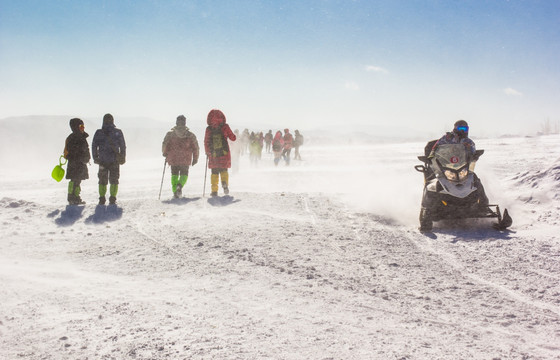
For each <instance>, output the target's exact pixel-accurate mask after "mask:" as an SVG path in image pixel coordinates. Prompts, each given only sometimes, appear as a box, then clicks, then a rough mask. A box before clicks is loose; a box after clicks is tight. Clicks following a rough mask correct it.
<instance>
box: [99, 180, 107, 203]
mask: <svg viewBox="0 0 560 360" xmlns="http://www.w3.org/2000/svg"><path fill="white" fill-rule="evenodd" d="M106 194H107V185H102V184H99V205H105V202H106V201H107V199H106V198H105V195H106Z"/></svg>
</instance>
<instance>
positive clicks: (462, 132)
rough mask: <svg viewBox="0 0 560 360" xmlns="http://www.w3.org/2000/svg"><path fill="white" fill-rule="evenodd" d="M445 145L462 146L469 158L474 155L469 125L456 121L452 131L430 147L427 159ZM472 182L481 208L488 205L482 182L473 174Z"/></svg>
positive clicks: (463, 121) (474, 146)
mask: <svg viewBox="0 0 560 360" xmlns="http://www.w3.org/2000/svg"><path fill="white" fill-rule="evenodd" d="M445 144H463V145H464V146H465V149H466V150H467V152H468V153H469V155H470V156H473V155H474V154H475V153H476V145H475V143H474V141H472V140H471V139H470V138H469V124H468V123H467V122H466V121H465V120H457V121H456V122H455V124H454V125H453V131H452V132H448V133H446V134H445V135H443V136H442V137H441V138H440V139H439V140H438V141H437V142H436V143H435V144H434V146H433V147H432V151H431V152H430V156H429V158H432V157H434V154H435V151H436V149H437V147H438V146H439V145H445ZM473 175H474V181H475V185H476V187H477V189H479V194H480V202H479V204H480V205H481V206H486V205H488V197H487V196H486V193H485V191H484V187H483V186H482V182H481V181H480V179H479V178H478V176H477V175H476V174H475V173H474V172H473Z"/></svg>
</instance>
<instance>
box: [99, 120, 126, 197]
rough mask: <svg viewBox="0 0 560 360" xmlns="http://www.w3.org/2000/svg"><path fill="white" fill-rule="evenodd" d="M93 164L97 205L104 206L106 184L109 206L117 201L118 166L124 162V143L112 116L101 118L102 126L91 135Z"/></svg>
mask: <svg viewBox="0 0 560 360" xmlns="http://www.w3.org/2000/svg"><path fill="white" fill-rule="evenodd" d="M91 152H92V155H93V162H94V163H96V164H98V165H99V172H98V173H97V177H98V178H99V205H105V202H106V201H107V199H106V198H105V195H106V194H107V184H111V186H110V187H109V195H110V196H109V204H111V205H113V204H115V203H116V201H117V192H118V191H119V177H120V166H121V165H123V164H124V163H125V161H126V143H125V141H124V135H123V133H122V131H121V130H120V129H117V128H116V127H115V120H114V118H113V115H111V114H105V116H103V126H102V127H101V129H99V130H97V131H96V132H95V135H93V142H92V143H91Z"/></svg>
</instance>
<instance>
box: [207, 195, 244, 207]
mask: <svg viewBox="0 0 560 360" xmlns="http://www.w3.org/2000/svg"><path fill="white" fill-rule="evenodd" d="M239 201H241V200H239V199H238V200H235V199H234V198H233V196H229V195H225V196H214V197H211V198H209V199H208V204H210V205H212V206H228V205H231V204H233V203H236V202H239Z"/></svg>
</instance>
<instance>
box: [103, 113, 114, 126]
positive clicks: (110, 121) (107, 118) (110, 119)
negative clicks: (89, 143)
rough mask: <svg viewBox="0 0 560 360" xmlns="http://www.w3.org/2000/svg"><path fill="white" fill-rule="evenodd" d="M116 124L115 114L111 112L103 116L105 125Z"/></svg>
mask: <svg viewBox="0 0 560 360" xmlns="http://www.w3.org/2000/svg"><path fill="white" fill-rule="evenodd" d="M107 124H109V125H114V124H115V119H113V115H111V114H105V116H103V125H107Z"/></svg>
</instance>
